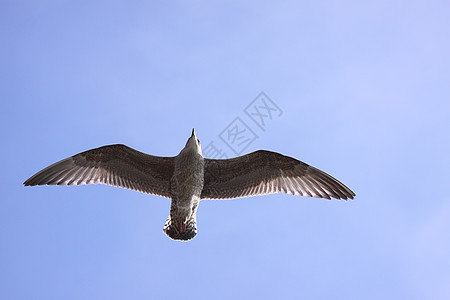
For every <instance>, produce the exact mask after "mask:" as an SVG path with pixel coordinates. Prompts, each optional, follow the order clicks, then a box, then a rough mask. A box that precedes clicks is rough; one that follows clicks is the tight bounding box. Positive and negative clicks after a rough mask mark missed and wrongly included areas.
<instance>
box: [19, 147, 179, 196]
mask: <svg viewBox="0 0 450 300" xmlns="http://www.w3.org/2000/svg"><path fill="white" fill-rule="evenodd" d="M173 170H174V158H173V157H159V156H152V155H148V154H145V153H142V152H139V151H136V150H134V149H132V148H130V147H127V146H125V145H109V146H103V147H100V148H96V149H92V150H88V151H85V152H82V153H79V154H77V155H74V156H72V157H69V158H66V159H63V160H61V161H59V162H57V163H55V164H53V165H51V166H49V167H47V168H45V169H43V170H41V171H40V172H38V173H36V174H35V175H33V176H32V177H30V178H29V179H28V180H27V181H25V182H24V185H26V186H34V185H84V184H106V185H112V186H116V187H121V188H126V189H131V190H135V191H139V192H143V193H147V194H155V195H159V196H163V197H166V198H171V194H170V191H169V184H170V178H171V177H172V174H173Z"/></svg>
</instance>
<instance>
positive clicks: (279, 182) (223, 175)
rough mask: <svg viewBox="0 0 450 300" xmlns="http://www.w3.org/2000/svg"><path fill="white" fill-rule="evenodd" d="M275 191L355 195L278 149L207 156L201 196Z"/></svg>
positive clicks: (342, 197)
mask: <svg viewBox="0 0 450 300" xmlns="http://www.w3.org/2000/svg"><path fill="white" fill-rule="evenodd" d="M275 193H285V194H292V195H300V196H309V197H316V198H326V199H330V197H333V198H336V199H348V198H350V199H353V197H354V196H355V193H353V192H352V191H351V190H350V189H349V188H348V187H346V186H345V185H344V184H342V183H341V182H339V181H338V180H337V179H335V178H333V177H331V176H330V175H328V174H327V173H325V172H322V171H320V170H318V169H316V168H314V167H312V166H310V165H307V164H305V163H303V162H301V161H298V160H296V159H294V158H291V157H288V156H284V155H281V154H279V153H275V152H270V151H265V150H259V151H255V152H252V153H249V154H247V155H243V156H239V157H236V158H231V159H205V181H204V187H203V191H202V195H201V198H202V199H232V198H240V197H248V196H256V195H265V194H275Z"/></svg>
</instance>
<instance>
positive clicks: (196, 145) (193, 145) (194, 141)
mask: <svg viewBox="0 0 450 300" xmlns="http://www.w3.org/2000/svg"><path fill="white" fill-rule="evenodd" d="M185 149H192V150H196V151H197V152H198V153H200V154H202V147H201V145H200V140H199V139H198V138H197V136H196V135H195V129H194V128H192V135H191V137H190V138H189V139H188V140H187V142H186V146H184V149H183V150H185Z"/></svg>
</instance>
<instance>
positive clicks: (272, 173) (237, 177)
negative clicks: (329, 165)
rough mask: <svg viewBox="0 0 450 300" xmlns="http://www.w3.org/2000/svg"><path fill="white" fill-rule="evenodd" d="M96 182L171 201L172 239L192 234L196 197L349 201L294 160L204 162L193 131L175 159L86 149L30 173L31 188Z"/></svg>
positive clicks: (117, 148) (345, 191)
mask: <svg viewBox="0 0 450 300" xmlns="http://www.w3.org/2000/svg"><path fill="white" fill-rule="evenodd" d="M95 183H102V184H107V185H112V186H117V187H122V188H127V189H132V190H135V191H139V192H143V193H148V194H154V195H159V196H162V197H166V198H169V199H171V200H172V203H171V207H170V214H169V217H168V218H167V221H166V223H165V225H164V229H163V231H164V233H166V234H167V235H168V236H169V237H170V238H172V239H175V240H190V239H192V238H193V237H194V236H195V235H196V234H197V221H196V214H197V208H198V205H199V203H200V200H202V199H232V198H241V197H248V196H255V195H265V194H273V193H285V194H292V195H299V196H309V197H317V198H326V199H330V197H333V198H336V199H348V198H350V199H353V197H354V196H355V194H354V193H353V192H352V191H351V190H350V189H349V188H347V187H346V186H345V185H343V184H342V183H341V182H339V181H338V180H337V179H335V178H333V177H331V176H330V175H328V174H326V173H325V172H322V171H320V170H318V169H316V168H314V167H312V166H309V165H307V164H305V163H303V162H301V161H298V160H296V159H294V158H291V157H288V156H284V155H281V154H279V153H275V152H270V151H265V150H259V151H255V152H252V153H249V154H247V155H243V156H239V157H236V158H232V159H207V158H204V157H203V155H202V152H201V147H200V141H199V140H198V138H197V137H196V136H195V132H194V130H193V131H192V135H191V137H190V138H189V139H188V141H187V143H186V146H185V147H184V148H183V150H181V152H180V153H179V154H178V155H177V156H175V157H159V156H152V155H148V154H145V153H141V152H139V151H136V150H134V149H131V148H129V147H127V146H125V145H110V146H104V147H100V148H96V149H92V150H88V151H85V152H82V153H79V154H77V155H74V156H72V157H69V158H67V159H64V160H62V161H60V162H57V163H55V164H53V165H51V166H49V167H47V168H45V169H43V170H42V171H40V172H38V173H36V174H35V175H33V176H32V177H31V178H29V179H28V180H27V181H25V182H24V184H25V185H26V186H29V185H30V186H33V185H46V184H49V185H51V184H56V185H81V184H95Z"/></svg>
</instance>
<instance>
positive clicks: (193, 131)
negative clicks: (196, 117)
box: [191, 128, 195, 137]
mask: <svg viewBox="0 0 450 300" xmlns="http://www.w3.org/2000/svg"><path fill="white" fill-rule="evenodd" d="M193 136H195V129H194V128H192V135H191V137H193Z"/></svg>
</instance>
